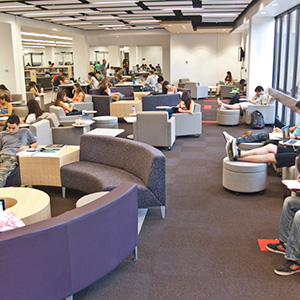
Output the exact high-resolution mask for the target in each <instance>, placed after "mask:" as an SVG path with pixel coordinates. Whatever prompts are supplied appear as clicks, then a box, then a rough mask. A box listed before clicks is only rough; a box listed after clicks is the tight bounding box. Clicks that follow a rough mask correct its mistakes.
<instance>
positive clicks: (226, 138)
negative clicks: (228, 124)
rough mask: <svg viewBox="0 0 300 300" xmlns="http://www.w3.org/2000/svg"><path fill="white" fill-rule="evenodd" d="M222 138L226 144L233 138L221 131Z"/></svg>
mask: <svg viewBox="0 0 300 300" xmlns="http://www.w3.org/2000/svg"><path fill="white" fill-rule="evenodd" d="M223 136H224V139H225V141H226V142H230V141H231V140H233V139H234V137H233V136H232V135H230V134H228V133H227V132H226V131H223Z"/></svg>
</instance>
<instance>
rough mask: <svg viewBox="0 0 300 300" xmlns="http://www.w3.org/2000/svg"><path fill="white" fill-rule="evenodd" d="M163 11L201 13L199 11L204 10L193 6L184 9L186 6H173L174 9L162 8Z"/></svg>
mask: <svg viewBox="0 0 300 300" xmlns="http://www.w3.org/2000/svg"><path fill="white" fill-rule="evenodd" d="M163 10H167V11H170V10H191V11H201V10H204V9H203V8H199V7H197V8H194V7H193V6H191V7H186V6H174V7H172V8H171V7H168V8H164V9H163Z"/></svg>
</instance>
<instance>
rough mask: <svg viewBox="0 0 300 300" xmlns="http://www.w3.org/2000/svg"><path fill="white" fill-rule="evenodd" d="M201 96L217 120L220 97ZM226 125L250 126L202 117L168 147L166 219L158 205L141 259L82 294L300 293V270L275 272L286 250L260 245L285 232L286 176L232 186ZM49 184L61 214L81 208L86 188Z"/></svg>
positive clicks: (136, 298)
mask: <svg viewBox="0 0 300 300" xmlns="http://www.w3.org/2000/svg"><path fill="white" fill-rule="evenodd" d="M197 102H199V103H201V105H202V113H203V120H204V121H214V120H216V106H217V104H216V101H215V100H214V101H207V100H206V101H203V100H199V101H197ZM204 105H211V106H212V109H204ZM119 127H120V128H124V129H125V132H124V133H123V134H122V136H123V137H126V136H127V135H128V134H130V133H132V124H127V123H125V122H120V126H119ZM223 130H226V131H227V132H229V133H230V134H232V135H234V136H240V135H241V134H242V133H243V132H245V131H247V130H248V127H247V126H245V125H244V124H240V125H239V126H236V127H223V126H218V125H217V124H215V123H203V133H202V135H201V137H200V138H196V137H182V138H178V139H177V140H176V142H175V144H174V146H173V149H172V150H171V151H168V150H166V149H161V150H162V152H163V153H164V154H165V155H166V157H167V210H166V219H164V220H163V219H161V215H160V209H159V208H150V209H149V211H148V214H147V217H146V220H145V222H144V225H143V228H142V230H141V233H140V235H139V245H138V246H139V259H138V261H137V262H133V260H132V257H129V258H128V259H126V260H125V261H124V262H123V263H121V265H119V266H118V267H117V268H116V269H115V270H114V271H112V272H111V273H110V274H108V275H107V276H105V277H104V278H102V279H100V280H99V281H97V282H95V283H94V284H92V285H91V286H89V287H87V288H86V289H84V290H83V291H81V292H79V293H77V294H76V295H74V299H75V300H92V299H93V300H94V299H102V300H120V299H130V300H142V299H145V300H146V299H149V300H150V299H151V300H159V299H170V300H174V299H188V300H196V299H197V300H200V299H201V300H202V299H203V300H204V299H214V300H227V299H228V300H229V299H230V300H232V299H252V300H256V299H257V300H259V299H265V300H266V299H273V300H274V299H282V298H284V299H290V300H291V299H299V297H300V296H299V285H300V283H299V282H300V274H296V275H292V276H286V277H281V276H278V275H275V274H274V273H273V269H274V268H275V267H277V266H279V265H281V264H282V263H284V262H285V259H284V257H283V256H282V255H280V254H273V253H269V252H265V251H260V249H259V246H258V243H257V239H272V238H277V237H278V226H279V217H280V211H281V206H282V200H283V195H284V188H283V186H282V184H281V183H280V180H281V178H280V177H279V176H278V174H276V173H275V171H274V170H273V169H272V167H271V166H269V169H268V180H267V188H266V190H265V192H264V193H263V194H241V195H236V194H235V193H233V192H230V191H227V190H225V189H224V188H223V187H222V159H223V158H224V157H225V141H224V139H223V136H222V131H223ZM264 130H265V131H271V128H270V127H266V128H265V129H264ZM43 189H44V190H45V191H47V192H48V193H49V194H50V196H51V204H52V214H53V215H54V216H55V215H58V214H60V213H62V212H63V211H66V210H68V209H72V208H74V207H75V202H76V200H77V199H78V198H79V197H81V196H82V193H80V192H77V191H68V193H67V196H68V198H67V199H63V198H61V194H60V189H58V188H54V187H53V188H52V187H51V188H49V187H45V188H43Z"/></svg>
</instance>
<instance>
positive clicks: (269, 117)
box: [243, 99, 275, 124]
mask: <svg viewBox="0 0 300 300" xmlns="http://www.w3.org/2000/svg"><path fill="white" fill-rule="evenodd" d="M255 110H258V111H259V112H261V113H262V114H263V116H264V120H265V124H274V123H275V100H274V99H271V100H270V102H269V103H268V104H267V105H255V104H252V103H249V106H248V108H247V109H246V110H244V111H243V118H244V121H245V123H246V124H250V122H251V113H252V112H254V111H255Z"/></svg>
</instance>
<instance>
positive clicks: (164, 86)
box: [162, 81, 170, 94]
mask: <svg viewBox="0 0 300 300" xmlns="http://www.w3.org/2000/svg"><path fill="white" fill-rule="evenodd" d="M168 84H170V82H169V81H164V82H163V84H162V93H163V94H168V89H167V85H168Z"/></svg>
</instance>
